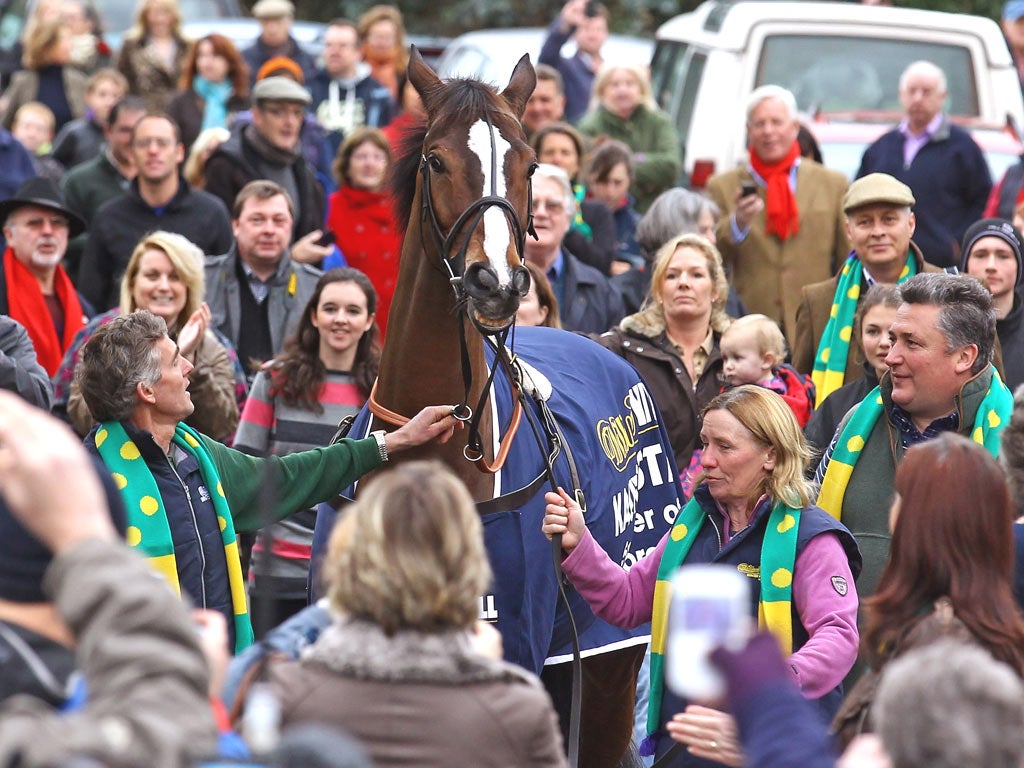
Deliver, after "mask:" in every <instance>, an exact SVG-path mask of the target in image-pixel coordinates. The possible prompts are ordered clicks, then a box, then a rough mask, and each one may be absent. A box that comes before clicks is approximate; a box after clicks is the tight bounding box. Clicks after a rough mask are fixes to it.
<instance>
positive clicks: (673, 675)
mask: <svg viewBox="0 0 1024 768" xmlns="http://www.w3.org/2000/svg"><path fill="white" fill-rule="evenodd" d="M751 599H752V598H751V585H750V579H749V578H747V577H746V576H743V575H742V574H740V573H739V572H738V571H737V570H736V568H735V567H732V566H727V565H684V566H682V567H681V568H680V569H679V570H678V571H676V573H675V574H674V575H673V577H672V599H671V602H670V604H669V619H668V638H667V642H666V645H665V680H666V682H667V683H668V686H669V688H671V689H672V691H673V692H675V693H676V694H677V695H679V696H682V697H684V698H688V699H696V700H710V699H716V698H719V697H721V696H723V695H724V694H725V681H724V680H723V679H722V676H721V675H720V674H719V672H718V670H717V669H715V667H714V666H713V665H712V664H711V659H710V654H711V651H713V650H714V649H715V648H717V647H718V646H720V645H724V646H725V647H726V648H729V649H730V650H737V651H738V650H740V649H742V648H743V646H744V645H745V644H746V641H747V639H748V637H749V636H750V631H751V626H752V623H753V622H752V620H751V618H750V601H751Z"/></svg>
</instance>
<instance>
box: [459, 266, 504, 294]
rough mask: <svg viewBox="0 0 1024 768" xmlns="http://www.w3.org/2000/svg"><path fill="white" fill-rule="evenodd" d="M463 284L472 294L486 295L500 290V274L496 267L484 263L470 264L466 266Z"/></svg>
mask: <svg viewBox="0 0 1024 768" xmlns="http://www.w3.org/2000/svg"><path fill="white" fill-rule="evenodd" d="M463 284H464V285H465V286H466V291H467V292H468V293H469V295H470V296H475V297H484V296H487V295H490V294H494V293H496V292H497V291H498V288H499V287H500V286H499V283H498V275H497V273H496V272H495V271H494V269H493V268H492V267H490V266H487V265H484V264H470V265H469V267H467V268H466V276H465V277H464V278H463Z"/></svg>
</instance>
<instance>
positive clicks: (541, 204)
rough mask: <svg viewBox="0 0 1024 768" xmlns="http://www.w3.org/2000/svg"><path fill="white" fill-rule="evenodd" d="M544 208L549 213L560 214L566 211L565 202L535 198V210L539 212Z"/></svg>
mask: <svg viewBox="0 0 1024 768" xmlns="http://www.w3.org/2000/svg"><path fill="white" fill-rule="evenodd" d="M542 208H545V209H547V212H548V213H551V214H559V213H562V212H564V211H565V201H564V200H559V199H558V198H549V199H545V198H543V197H538V198H535V199H534V201H533V210H535V211H539V210H541V209H542Z"/></svg>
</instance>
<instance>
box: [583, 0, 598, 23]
mask: <svg viewBox="0 0 1024 768" xmlns="http://www.w3.org/2000/svg"><path fill="white" fill-rule="evenodd" d="M583 15H584V16H586V17H587V18H588V19H592V18H594V17H595V16H597V0H587V4H586V5H585V6H583Z"/></svg>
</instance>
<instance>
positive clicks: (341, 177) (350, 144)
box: [331, 125, 391, 186]
mask: <svg viewBox="0 0 1024 768" xmlns="http://www.w3.org/2000/svg"><path fill="white" fill-rule="evenodd" d="M366 143H370V144H373V146H375V147H377V149H379V150H382V151H383V152H384V154H385V155H387V156H388V165H389V166H390V165H391V145H390V144H389V143H388V139H387V137H386V136H385V135H384V132H383V131H381V130H380V129H379V128H373V127H371V126H368V125H363V126H360V127H359V128H356V129H354V130H353V131H352V132H351V133H349V134H348V136H346V137H345V140H344V141H343V142H342V143H341V146H340V147H338V154H337V155H335V156H334V163H333V164H332V165H331V171H332V172H333V173H334V180H335V181H337V182H338V183H339V184H344V185H346V186H351V185H352V183H351V182H350V181H349V178H348V166H349V163H350V162H351V161H352V155H353V154H354V153H355V151H356V150H357V149H359V147H361V146H362V145H363V144H366ZM384 178H385V183H386V181H387V174H385V176H384Z"/></svg>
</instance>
